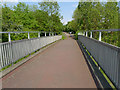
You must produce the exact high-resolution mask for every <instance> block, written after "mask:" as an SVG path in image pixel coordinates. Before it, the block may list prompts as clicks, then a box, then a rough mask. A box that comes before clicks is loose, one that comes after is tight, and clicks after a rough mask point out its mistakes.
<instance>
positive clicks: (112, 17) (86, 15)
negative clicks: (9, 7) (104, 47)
mask: <svg viewBox="0 0 120 90" xmlns="http://www.w3.org/2000/svg"><path fill="white" fill-rule="evenodd" d="M119 8H120V7H118V2H109V1H108V2H104V3H102V2H94V1H93V2H79V4H78V6H77V8H76V9H75V11H74V14H73V20H72V21H70V22H68V24H67V25H66V26H65V30H64V31H67V32H70V31H72V32H77V31H87V30H103V29H118V28H119V26H120V25H119V18H120V12H119ZM106 35H108V36H106ZM116 35H117V37H115V36H116ZM103 36H104V37H103V41H107V43H110V44H114V45H117V46H118V43H119V42H118V41H119V40H118V39H117V38H118V37H120V34H116V33H112V32H111V33H110V34H109V32H104V34H103ZM93 37H94V38H96V39H98V37H99V33H97V32H96V33H94V35H93ZM108 39H109V40H108ZM115 40H118V41H116V42H115Z"/></svg>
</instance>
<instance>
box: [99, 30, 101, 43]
mask: <svg viewBox="0 0 120 90" xmlns="http://www.w3.org/2000/svg"><path fill="white" fill-rule="evenodd" d="M99 41H101V32H99Z"/></svg>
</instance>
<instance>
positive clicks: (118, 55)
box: [78, 29, 120, 88]
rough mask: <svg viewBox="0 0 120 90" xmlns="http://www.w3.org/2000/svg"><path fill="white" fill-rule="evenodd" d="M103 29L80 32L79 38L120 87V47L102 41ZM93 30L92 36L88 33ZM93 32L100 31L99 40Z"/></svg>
mask: <svg viewBox="0 0 120 90" xmlns="http://www.w3.org/2000/svg"><path fill="white" fill-rule="evenodd" d="M102 31H107V32H108V31H120V30H119V29H116V30H102ZM102 31H101V30H96V31H95V30H93V31H86V35H85V33H79V35H78V40H79V41H80V42H81V43H82V44H83V45H84V46H85V47H86V49H87V50H88V51H89V52H90V53H91V55H92V56H93V57H94V59H95V60H96V61H97V63H98V64H99V65H100V67H101V68H102V69H103V70H104V72H105V73H106V74H107V76H108V77H109V78H110V80H111V81H112V82H113V83H114V84H115V86H116V87H117V88H120V47H117V46H114V45H111V44H108V43H105V42H102V41H101V38H102V37H101V32H102ZM88 32H91V35H90V37H88V35H87V33H88ZM92 32H99V41H98V40H96V39H94V38H92Z"/></svg>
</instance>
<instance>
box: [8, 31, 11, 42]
mask: <svg viewBox="0 0 120 90" xmlns="http://www.w3.org/2000/svg"><path fill="white" fill-rule="evenodd" d="M8 41H9V42H11V37H10V33H8Z"/></svg>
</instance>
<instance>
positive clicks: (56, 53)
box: [2, 38, 96, 88]
mask: <svg viewBox="0 0 120 90" xmlns="http://www.w3.org/2000/svg"><path fill="white" fill-rule="evenodd" d="M2 84H3V88H96V85H95V83H94V80H93V78H92V75H91V73H90V71H89V68H88V66H87V64H86V61H85V59H84V56H83V54H82V52H81V50H80V48H79V46H78V44H77V42H76V41H75V40H74V39H72V38H67V39H66V40H61V41H59V42H57V43H56V44H54V45H53V46H51V47H49V48H48V49H46V50H44V51H43V52H41V53H39V54H38V55H36V56H35V57H33V58H32V59H31V60H29V61H28V62H26V63H25V64H23V65H22V66H20V67H19V68H17V69H16V70H14V71H12V72H11V73H9V74H8V75H7V76H5V77H4V78H3V82H2Z"/></svg>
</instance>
